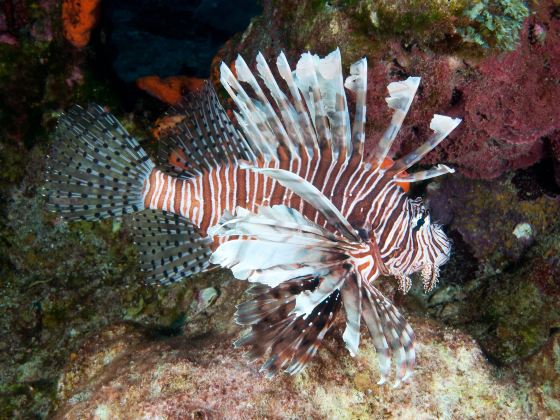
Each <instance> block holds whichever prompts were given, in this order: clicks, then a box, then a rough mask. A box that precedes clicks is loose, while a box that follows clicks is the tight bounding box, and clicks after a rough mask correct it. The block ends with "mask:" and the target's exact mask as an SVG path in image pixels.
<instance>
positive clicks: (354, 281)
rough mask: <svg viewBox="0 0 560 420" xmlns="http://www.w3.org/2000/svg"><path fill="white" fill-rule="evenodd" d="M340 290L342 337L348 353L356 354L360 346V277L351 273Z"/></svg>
mask: <svg viewBox="0 0 560 420" xmlns="http://www.w3.org/2000/svg"><path fill="white" fill-rule="evenodd" d="M341 292H342V303H343V305H344V311H345V312H346V328H345V329H344V333H343V334H342V339H343V340H344V343H345V344H346V348H347V349H348V351H349V352H350V355H351V356H352V357H354V356H355V355H356V354H358V347H359V346H360V321H361V319H362V277H361V275H360V274H356V272H354V273H353V275H352V277H351V278H349V279H348V281H346V282H345V284H344V287H343V288H342V290H341Z"/></svg>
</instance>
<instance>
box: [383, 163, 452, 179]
mask: <svg viewBox="0 0 560 420" xmlns="http://www.w3.org/2000/svg"><path fill="white" fill-rule="evenodd" d="M454 172H455V169H453V168H450V167H449V166H447V165H436V166H434V167H433V168H431V169H428V170H426V171H418V172H415V173H413V174H407V175H400V176H398V175H396V176H394V177H393V179H394V180H395V182H418V181H425V180H426V179H431V178H435V177H438V176H441V175H446V174H452V173H454ZM401 173H402V172H401Z"/></svg>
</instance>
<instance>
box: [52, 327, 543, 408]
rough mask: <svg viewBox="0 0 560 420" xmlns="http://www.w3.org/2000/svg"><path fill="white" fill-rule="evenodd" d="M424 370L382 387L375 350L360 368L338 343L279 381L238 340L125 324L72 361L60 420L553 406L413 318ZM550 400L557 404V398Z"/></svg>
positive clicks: (468, 347)
mask: <svg viewBox="0 0 560 420" xmlns="http://www.w3.org/2000/svg"><path fill="white" fill-rule="evenodd" d="M411 322H412V324H413V325H414V326H415V330H416V333H417V335H418V337H419V343H418V346H417V350H418V366H417V368H416V372H415V376H414V377H413V380H412V381H411V383H410V384H406V385H403V386H401V387H399V388H396V389H393V388H391V387H390V385H385V386H378V385H377V384H376V382H377V380H378V378H379V371H378V368H377V359H376V355H375V350H373V347H372V345H371V342H370V340H369V339H367V338H366V339H364V340H363V343H362V345H361V350H360V353H359V354H358V355H357V356H356V357H355V358H352V357H350V356H349V355H348V352H347V351H346V350H345V348H344V345H343V343H342V340H341V339H340V337H339V336H340V331H341V330H340V325H338V326H337V327H335V330H336V331H335V334H330V337H329V338H328V339H327V340H326V342H325V344H324V346H323V348H322V349H321V350H320V351H319V353H318V356H317V357H316V359H315V360H314V361H313V362H312V363H311V364H310V366H308V368H307V369H306V370H305V371H304V373H303V374H301V375H298V376H295V377H292V376H288V375H284V374H282V375H279V376H277V377H275V378H273V379H272V380H269V379H267V378H266V377H264V376H263V375H262V374H260V373H259V372H258V366H256V365H248V364H247V362H246V361H245V360H244V358H243V357H242V352H241V351H240V350H236V349H234V348H233V347H232V345H231V340H232V338H233V336H232V335H231V334H229V335H228V334H224V335H215V334H214V335H212V336H206V337H202V338H199V339H188V338H186V337H175V338H167V339H161V338H160V339H157V338H154V337H153V336H152V337H150V336H146V334H145V333H144V332H142V330H141V329H139V328H135V327H133V326H131V325H123V324H117V325H113V326H111V327H108V328H107V329H105V330H103V331H101V332H99V333H97V334H96V335H95V336H93V337H91V338H90V340H89V341H88V342H86V344H85V345H84V346H83V347H82V349H81V350H80V351H79V352H77V354H76V355H74V357H73V358H72V359H71V360H70V361H69V363H68V365H67V367H66V370H65V373H64V375H63V377H62V379H61V381H60V383H59V397H60V402H61V403H60V406H59V408H58V411H57V413H56V416H55V417H56V418H64V419H81V418H98V419H124V418H154V417H156V418H160V419H178V418H187V417H195V418H263V417H268V418H271V417H272V418H296V417H298V418H299V417H305V418H341V419H343V418H374V419H387V418H426V419H428V418H444V419H450V418H543V417H546V416H547V415H550V413H551V412H552V411H550V410H549V407H548V406H547V402H543V401H541V400H540V399H539V397H538V393H535V392H533V390H532V388H531V385H530V384H529V383H525V382H524V381H523V380H521V378H514V377H513V376H512V375H511V374H510V375H504V374H503V372H500V371H499V370H498V369H496V368H495V367H493V366H492V365H491V364H490V363H489V362H488V361H487V360H486V359H485V357H484V356H483V354H482V352H481V350H480V348H479V347H478V346H477V344H476V342H475V341H474V340H473V339H472V338H470V337H469V336H467V335H465V334H463V333H461V332H459V331H457V330H454V329H451V328H447V327H444V326H442V325H441V324H438V323H435V322H433V321H429V320H427V319H425V318H419V317H413V318H412V319H411ZM549 397H550V396H549Z"/></svg>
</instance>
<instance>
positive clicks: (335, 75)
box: [296, 48, 352, 158]
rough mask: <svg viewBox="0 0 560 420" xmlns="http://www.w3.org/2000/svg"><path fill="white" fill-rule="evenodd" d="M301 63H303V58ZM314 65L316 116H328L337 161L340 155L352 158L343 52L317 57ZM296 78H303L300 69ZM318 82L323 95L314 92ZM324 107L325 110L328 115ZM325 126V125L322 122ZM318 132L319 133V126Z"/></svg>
mask: <svg viewBox="0 0 560 420" xmlns="http://www.w3.org/2000/svg"><path fill="white" fill-rule="evenodd" d="M300 61H303V57H302V60H300ZM312 63H313V66H314V70H315V78H310V81H311V82H312V83H310V84H309V88H310V89H311V91H312V93H313V99H314V101H315V103H314V109H315V113H316V114H317V113H321V112H324V113H325V114H326V116H327V120H328V123H329V125H328V126H329V130H330V132H331V134H332V150H333V154H334V156H335V158H336V157H338V155H339V154H340V153H345V154H346V155H349V154H351V152H352V139H351V131H350V117H349V115H348V105H347V103H346V93H345V92H344V80H343V77H342V59H341V57H340V50H339V49H338V48H337V49H336V50H334V51H333V52H331V53H330V54H329V55H327V56H326V57H325V58H319V56H317V55H313V56H312ZM298 64H299V63H298ZM296 75H299V73H298V67H296ZM315 79H316V81H317V85H318V88H319V94H317V93H316V92H315V90H314V89H315V86H314V85H313V82H314V81H315ZM322 107H324V111H323V110H322ZM316 117H317V115H316ZM321 118H322V117H321ZM316 120H317V118H316ZM321 123H323V122H322V121H321ZM315 128H316V129H317V130H318V131H319V126H318V125H317V123H316V125H315Z"/></svg>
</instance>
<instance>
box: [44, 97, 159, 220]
mask: <svg viewBox="0 0 560 420" xmlns="http://www.w3.org/2000/svg"><path fill="white" fill-rule="evenodd" d="M47 168H48V169H47V171H48V174H47V181H46V184H45V189H46V193H47V194H46V195H47V196H48V207H49V209H50V210H51V211H54V212H57V213H59V214H61V215H62V216H63V217H64V218H66V219H68V220H99V219H105V218H108V217H113V216H121V215H123V214H127V213H133V212H136V211H140V210H143V209H144V203H143V199H142V189H143V186H144V180H145V179H146V178H147V177H148V176H149V174H150V172H151V171H152V169H154V164H153V163H152V161H151V160H150V158H149V157H148V155H147V154H146V152H145V151H144V150H143V149H142V147H141V146H140V145H139V144H138V142H137V141H136V139H134V138H133V137H132V136H130V134H128V133H127V131H126V130H125V129H124V127H123V126H122V125H121V124H120V123H119V122H118V121H117V119H116V118H115V117H114V116H113V115H111V114H110V113H108V112H105V111H104V110H103V108H101V107H100V106H97V105H94V106H90V107H88V109H87V110H85V109H83V108H81V107H80V106H78V105H75V106H73V107H72V108H70V110H69V111H68V112H67V113H66V114H64V115H63V116H62V117H61V118H60V120H59V122H58V127H57V130H56V143H55V145H54V150H53V151H52V154H51V156H49V158H48V162H47Z"/></svg>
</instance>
